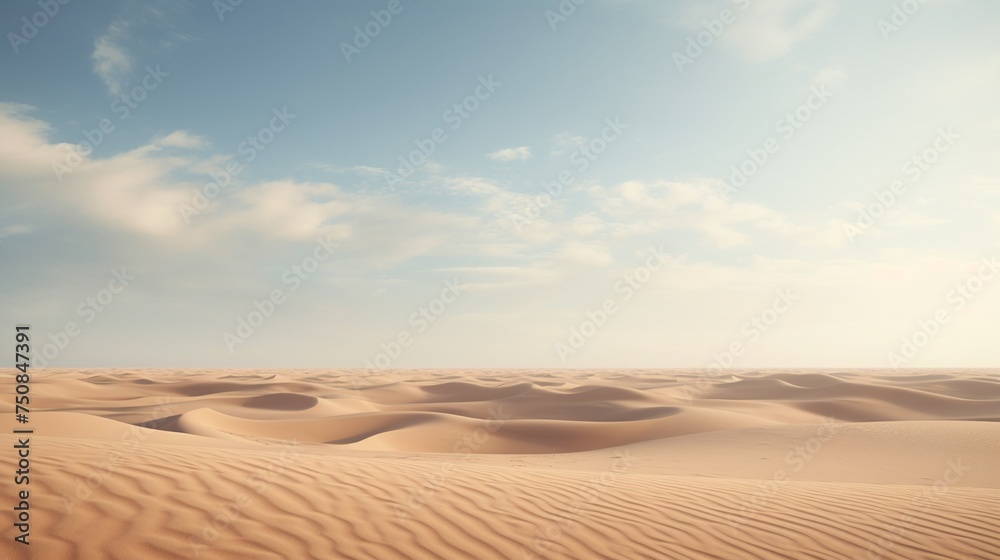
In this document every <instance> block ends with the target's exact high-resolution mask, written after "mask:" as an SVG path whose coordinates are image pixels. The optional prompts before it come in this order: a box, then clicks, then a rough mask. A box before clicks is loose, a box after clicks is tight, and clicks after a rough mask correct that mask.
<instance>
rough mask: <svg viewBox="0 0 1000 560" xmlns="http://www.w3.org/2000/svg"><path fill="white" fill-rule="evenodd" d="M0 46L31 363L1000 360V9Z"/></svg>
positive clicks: (2, 234) (206, 6)
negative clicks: (999, 346)
mask: <svg viewBox="0 0 1000 560" xmlns="http://www.w3.org/2000/svg"><path fill="white" fill-rule="evenodd" d="M0 22H2V31H3V33H4V36H5V38H6V43H7V44H6V45H3V47H2V48H0V69H2V72H0V76H2V77H0V193H2V197H3V205H2V208H0V258H2V263H3V266H4V274H3V276H2V278H0V285H2V293H0V302H2V309H3V310H4V316H5V317H7V318H8V319H7V320H8V322H9V323H10V324H11V325H14V324H30V325H31V332H32V333H33V334H32V340H33V346H32V353H33V360H34V365H35V366H36V367H40V366H50V367H234V368H246V367H323V368H366V369H368V370H369V371H370V372H377V371H379V370H385V369H392V368H410V367H447V368H529V367H532V368H533V367H551V368H613V367H622V368H626V367H627V368H640V367H641V368H668V367H693V368H704V367H708V368H716V369H728V368H760V367H845V368H846V367H880V368H890V367H894V368H905V367H991V366H996V365H997V364H998V361H997V357H998V354H997V346H996V340H995V338H996V325H997V320H998V319H997V317H998V316H1000V274H997V273H998V272H1000V261H998V259H997V257H998V256H1000V247H998V244H997V239H998V236H997V233H998V231H1000V158H998V157H997V152H998V150H997V148H998V146H1000V103H998V102H997V100H998V95H1000V4H998V3H996V2H992V1H989V0H927V1H925V2H918V1H916V0H905V1H903V0H896V1H894V2H893V1H888V0H878V1H871V2H860V1H851V2H835V1H832V0H721V1H699V2H695V1H676V2H675V1H653V0H586V1H584V0H575V1H574V0H562V1H561V2H560V1H556V0H543V1H521V0H513V1H505V2H458V1H423V2H415V1H412V0H385V1H383V0H377V1H370V2H316V1H313V2H305V1H295V2H281V3H278V2H259V1H252V0H244V1H243V2H235V1H230V0H216V1H214V2H166V1H152V2H138V1H112V2H101V3H99V5H96V6H95V5H91V4H85V3H83V2H78V1H77V2H74V1H67V2H66V3H65V4H64V3H62V1H60V0H41V1H39V2H6V3H3V4H2V6H0ZM12 338H13V336H12ZM12 344H13V342H12Z"/></svg>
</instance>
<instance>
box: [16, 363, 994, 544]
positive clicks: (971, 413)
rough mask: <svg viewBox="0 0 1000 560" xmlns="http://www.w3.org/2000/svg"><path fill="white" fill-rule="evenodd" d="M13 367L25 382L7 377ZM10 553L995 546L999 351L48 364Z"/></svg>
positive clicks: (41, 376) (38, 385)
mask: <svg viewBox="0 0 1000 560" xmlns="http://www.w3.org/2000/svg"><path fill="white" fill-rule="evenodd" d="M4 389H5V391H6V392H5V393H4V394H7V395H13V384H12V380H7V381H5V386H4ZM31 395H32V407H31V409H32V413H31V421H30V426H31V427H32V428H33V429H34V431H35V433H34V434H33V435H32V436H31V483H30V488H31V514H32V516H31V532H30V542H31V545H30V546H24V545H21V544H18V543H15V542H14V540H13V534H14V533H13V531H12V529H11V527H10V519H11V518H12V515H11V513H12V512H11V507H12V505H13V504H14V503H15V501H14V500H15V498H14V492H15V487H14V484H13V476H12V475H13V472H14V471H15V470H16V455H15V453H14V452H13V446H14V445H15V444H16V443H17V438H16V437H14V436H13V435H12V434H11V430H12V429H13V428H15V427H17V426H16V425H15V424H14V422H13V416H14V414H13V412H14V409H13V404H12V402H13V399H12V398H10V399H3V402H2V404H0V412H2V413H3V414H2V417H3V426H2V428H3V429H2V430H0V439H2V446H3V449H5V450H6V451H4V452H2V453H0V469H2V472H3V476H2V480H3V497H4V500H5V502H4V504H3V507H4V509H5V510H6V511H7V512H8V514H7V516H6V517H5V521H4V524H5V526H7V527H8V529H7V531H6V533H5V539H4V540H3V542H2V544H0V558H4V559H7V558H37V559H46V560H59V559H79V560H91V559H95V560H97V559H101V560H104V559H122V560H126V559H127V560H136V559H141V560H147V559H150V560H151V559H160V558H204V559H216V558H227V559H229V558H231V559H256V558H282V559H283V558H293V559H305V558H321V559H327V558H330V559H337V558H372V559H380V560H381V559H393V558H419V559H423V558H445V559H451V558H474V559H500V558H516V559H529V558H572V559H589V558H646V559H668V558H678V559H688V558H697V559H726V560H735V559H758V558H767V559H770V558H791V559H803V558H810V559H832V558H850V559H878V558H885V559H890V558H902V559H929V558H955V559H959V558H960V559H972V558H982V559H996V558H1000V422H998V420H1000V373H998V372H996V371H986V370H966V371H959V370H920V371H908V372H895V371H878V370H872V371H862V370H849V371H843V370H840V371H834V370H830V371H818V370H808V371H790V370H767V371H725V372H717V373H712V374H708V373H706V372H705V371H702V370H686V371H681V370H659V371H653V370H643V371H638V370H593V371H585V370H571V371H555V370H532V371H527V370H503V371H499V370H496V371H494V370H470V371H464V370H397V371H393V372H391V373H390V372H385V373H383V372H380V373H378V374H377V375H368V374H367V373H366V372H365V371H363V370H340V371H333V370H330V371H326V370H253V371H236V370H111V369H101V370H69V369H63V370H60V369H51V370H34V371H33V375H32V387H31Z"/></svg>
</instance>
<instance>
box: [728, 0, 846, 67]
mask: <svg viewBox="0 0 1000 560" xmlns="http://www.w3.org/2000/svg"><path fill="white" fill-rule="evenodd" d="M836 9H837V7H836V3H835V2H833V0H758V1H756V2H753V3H752V6H751V8H750V9H749V10H747V12H746V15H745V17H743V18H742V19H741V20H740V21H738V22H737V23H736V24H734V25H733V26H732V28H731V29H728V30H726V32H725V33H724V34H723V37H722V40H723V41H724V42H725V43H728V44H729V45H730V46H732V47H734V48H736V49H737V50H739V51H740V53H741V54H743V55H744V56H745V57H746V58H748V59H749V60H750V61H751V62H767V61H770V60H774V59H776V58H778V57H780V56H783V55H784V54H786V53H788V52H789V51H791V49H792V48H793V47H795V46H796V45H798V44H799V43H802V42H803V41H805V40H806V39H808V38H809V37H811V36H812V35H813V34H815V33H816V32H818V31H819V30H820V29H822V28H823V26H824V25H826V23H827V22H828V21H830V19H831V18H832V17H833V15H834V13H835V12H836Z"/></svg>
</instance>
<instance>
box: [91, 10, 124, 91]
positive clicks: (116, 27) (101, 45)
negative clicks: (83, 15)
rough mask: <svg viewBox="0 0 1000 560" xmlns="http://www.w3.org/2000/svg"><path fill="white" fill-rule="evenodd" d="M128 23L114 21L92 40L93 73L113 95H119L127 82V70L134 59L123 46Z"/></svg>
mask: <svg viewBox="0 0 1000 560" xmlns="http://www.w3.org/2000/svg"><path fill="white" fill-rule="evenodd" d="M129 27H130V26H129V24H128V23H127V22H125V21H120V20H119V21H115V22H114V23H112V24H111V25H110V26H109V27H108V30H107V31H106V32H105V33H104V35H101V36H100V37H98V38H97V40H96V41H94V52H93V54H91V55H90V59H91V61H93V63H94V73H95V74H97V75H98V76H99V77H100V78H101V80H103V81H104V84H105V85H106V86H107V87H108V91H110V92H111V93H112V94H114V95H121V93H122V91H124V88H125V85H126V84H127V83H128V76H129V72H131V71H132V66H133V65H134V61H133V60H132V57H131V55H129V52H128V50H127V47H126V46H125V41H126V40H127V39H128V36H129Z"/></svg>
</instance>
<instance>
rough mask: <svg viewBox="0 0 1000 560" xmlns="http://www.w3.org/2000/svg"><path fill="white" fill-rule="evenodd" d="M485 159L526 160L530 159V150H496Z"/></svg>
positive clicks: (520, 147)
mask: <svg viewBox="0 0 1000 560" xmlns="http://www.w3.org/2000/svg"><path fill="white" fill-rule="evenodd" d="M487 157H488V158H490V159H492V160H493V161H518V160H526V159H529V158H531V148H529V147H528V146H519V147H517V148H504V149H502V150H497V151H495V152H492V153H490V154H487Z"/></svg>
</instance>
